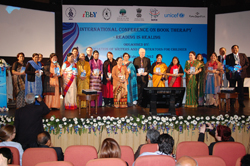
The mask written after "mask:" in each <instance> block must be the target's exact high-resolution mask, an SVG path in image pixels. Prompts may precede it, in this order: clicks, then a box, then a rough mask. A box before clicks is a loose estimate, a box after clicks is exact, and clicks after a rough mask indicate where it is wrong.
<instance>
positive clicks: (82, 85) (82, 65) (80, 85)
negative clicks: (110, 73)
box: [77, 60, 90, 108]
mask: <svg viewBox="0 0 250 166" xmlns="http://www.w3.org/2000/svg"><path fill="white" fill-rule="evenodd" d="M77 70H78V77H77V94H82V90H83V89H89V77H90V66H89V62H87V61H85V60H84V61H82V60H79V61H78V62H77ZM83 70H85V72H86V78H85V79H84V80H81V79H80V76H81V73H82V72H83ZM77 105H78V106H79V101H78V100H77ZM81 108H86V101H81Z"/></svg>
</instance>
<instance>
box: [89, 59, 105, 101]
mask: <svg viewBox="0 0 250 166" xmlns="http://www.w3.org/2000/svg"><path fill="white" fill-rule="evenodd" d="M89 65H90V70H91V72H92V73H93V72H94V70H95V69H99V71H101V73H102V74H103V63H102V61H101V60H100V59H98V60H95V59H92V60H90V61H89ZM89 89H93V90H97V93H98V94H99V97H98V102H97V104H98V106H102V81H101V76H100V75H98V76H95V75H92V74H91V75H90V85H89ZM91 106H95V102H94V101H91Z"/></svg>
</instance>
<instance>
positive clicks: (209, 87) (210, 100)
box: [205, 61, 224, 106]
mask: <svg viewBox="0 0 250 166" xmlns="http://www.w3.org/2000/svg"><path fill="white" fill-rule="evenodd" d="M209 67H212V68H213V70H214V69H215V70H216V71H219V74H216V73H210V72H207V70H208V68H209ZM205 69H206V77H205V78H206V87H205V94H206V96H207V98H206V99H207V100H206V105H214V106H218V104H219V102H220V101H219V97H218V94H217V93H219V92H220V85H221V80H222V75H223V73H224V71H223V65H222V63H221V62H219V61H215V62H214V63H211V62H207V63H206V66H205Z"/></svg>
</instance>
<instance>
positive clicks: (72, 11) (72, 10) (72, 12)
mask: <svg viewBox="0 0 250 166" xmlns="http://www.w3.org/2000/svg"><path fill="white" fill-rule="evenodd" d="M65 14H66V16H67V17H68V18H69V20H73V18H74V17H75V16H76V10H75V8H73V7H69V8H67V9H66V11H65Z"/></svg>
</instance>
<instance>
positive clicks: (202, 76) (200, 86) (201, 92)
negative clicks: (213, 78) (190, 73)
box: [196, 61, 205, 106]
mask: <svg viewBox="0 0 250 166" xmlns="http://www.w3.org/2000/svg"><path fill="white" fill-rule="evenodd" d="M200 63H202V64H203V67H201V72H200V73H199V74H197V75H196V80H197V87H198V89H197V92H198V105H200V106H203V105H204V96H205V93H204V89H205V81H204V80H205V65H204V62H203V61H200Z"/></svg>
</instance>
